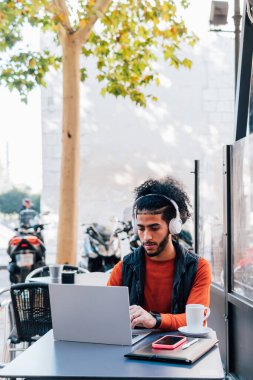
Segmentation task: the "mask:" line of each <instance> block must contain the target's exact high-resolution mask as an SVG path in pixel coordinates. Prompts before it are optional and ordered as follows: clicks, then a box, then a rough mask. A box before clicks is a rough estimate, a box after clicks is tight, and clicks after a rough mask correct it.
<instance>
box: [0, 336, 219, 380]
mask: <svg viewBox="0 0 253 380" xmlns="http://www.w3.org/2000/svg"><path fill="white" fill-rule="evenodd" d="M155 334H156V335H155V336H154V335H149V336H148V337H147V338H145V339H144V340H142V341H140V342H138V343H137V344H135V345H134V346H116V345H104V344H92V343H76V342H63V341H54V338H53V332H52V330H51V331H49V332H48V333H47V334H46V335H44V336H43V337H42V338H40V340H38V341H37V342H36V343H34V344H33V345H32V346H31V347H29V348H28V349H27V350H26V351H25V352H23V353H22V354H20V355H18V356H17V358H16V359H14V360H13V361H12V362H11V363H9V364H8V365H6V367H5V368H3V369H1V370H0V377H23V378H28V379H33V378H34V379H35V378H36V379H38V378H40V379H55V378H63V379H65V380H66V379H74V378H78V379H86V380H87V379H93V380H94V379H106V380H108V379H114V380H116V379H125V380H126V379H129V380H134V379H138V380H140V379H148V380H152V379H177V380H179V379H184V380H185V379H198V380H200V379H223V378H224V372H223V368H222V363H221V358H220V351H219V348H218V347H215V348H213V349H212V350H211V351H209V352H208V353H207V354H205V355H204V356H203V357H202V358H200V359H199V360H198V361H197V362H195V363H194V364H191V365H188V364H173V363H162V362H161V363H160V362H148V361H141V360H132V359H127V358H125V357H124V354H126V353H129V352H130V351H134V350H135V349H137V348H139V347H141V346H142V345H144V344H147V343H148V342H149V341H152V340H154V339H155V338H157V337H159V336H160V335H161V332H160V333H155ZM159 334H160V335H159ZM214 334H215V333H214Z"/></svg>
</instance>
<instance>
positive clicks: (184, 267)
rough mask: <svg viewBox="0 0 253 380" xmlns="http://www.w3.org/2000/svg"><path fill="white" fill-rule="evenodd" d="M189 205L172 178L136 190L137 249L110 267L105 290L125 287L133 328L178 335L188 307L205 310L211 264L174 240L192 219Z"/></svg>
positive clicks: (179, 185) (183, 193)
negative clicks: (138, 240) (200, 307)
mask: <svg viewBox="0 0 253 380" xmlns="http://www.w3.org/2000/svg"><path fill="white" fill-rule="evenodd" d="M189 207H190V201H189V198H188V195H187V194H186V192H185V191H184V190H183V187H182V185H181V184H180V183H179V182H178V181H176V180H175V179H173V178H171V177H166V178H163V179H161V180H157V179H148V180H147V181H145V182H144V183H143V184H142V185H140V186H139V187H136V188H135V202H134V205H133V225H134V229H135V231H136V233H137V234H138V236H139V238H140V241H141V246H140V247H139V248H137V249H136V250H135V251H134V252H133V253H130V254H129V255H127V256H125V257H124V258H123V260H121V261H120V262H119V263H118V264H116V266H115V267H114V269H113V271H112V273H111V275H110V278H109V281H108V283H107V285H108V286H127V287H128V288H129V299H130V305H131V306H130V317H131V325H132V328H134V327H137V326H138V327H145V328H161V329H166V330H171V331H174V330H177V329H178V328H179V327H181V326H185V325H186V315H185V306H186V304H189V303H190V304H196V303H198V304H202V305H204V306H209V303H210V286H211V269H210V265H209V263H208V262H207V261H206V260H205V259H203V258H201V257H199V256H197V255H196V254H195V253H193V252H192V251H190V250H187V249H185V248H184V247H183V246H182V245H180V243H179V242H178V240H177V235H178V234H180V232H181V229H182V224H184V223H185V222H186V220H187V219H188V218H190V211H189Z"/></svg>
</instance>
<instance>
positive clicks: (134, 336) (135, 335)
mask: <svg viewBox="0 0 253 380" xmlns="http://www.w3.org/2000/svg"><path fill="white" fill-rule="evenodd" d="M139 335H140V334H132V339H134V338H136V337H137V336H139Z"/></svg>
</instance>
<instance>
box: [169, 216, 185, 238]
mask: <svg viewBox="0 0 253 380" xmlns="http://www.w3.org/2000/svg"><path fill="white" fill-rule="evenodd" d="M169 230H170V233H171V235H178V234H180V232H181V230H182V221H181V219H179V218H173V219H171V221H170V223H169Z"/></svg>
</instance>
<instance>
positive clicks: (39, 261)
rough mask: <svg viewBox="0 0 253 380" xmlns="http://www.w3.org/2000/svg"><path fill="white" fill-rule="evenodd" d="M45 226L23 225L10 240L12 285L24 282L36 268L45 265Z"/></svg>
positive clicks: (9, 269) (9, 267)
mask: <svg viewBox="0 0 253 380" xmlns="http://www.w3.org/2000/svg"><path fill="white" fill-rule="evenodd" d="M44 226H45V224H42V223H38V224H34V225H32V226H28V225H21V226H20V227H17V228H15V229H14V230H15V231H16V234H15V236H14V237H13V238H11V239H10V241H9V244H8V248H7V253H8V255H9V256H10V259H11V261H10V262H9V264H8V271H9V277H10V282H11V283H14V284H16V283H20V282H24V281H25V278H26V276H27V275H28V274H29V273H30V272H31V271H33V270H34V269H36V268H39V267H41V266H44V265H45V253H46V248H45V245H44V242H43V236H42V231H43V229H44Z"/></svg>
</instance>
